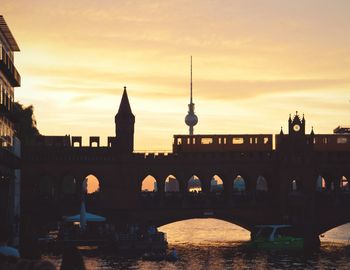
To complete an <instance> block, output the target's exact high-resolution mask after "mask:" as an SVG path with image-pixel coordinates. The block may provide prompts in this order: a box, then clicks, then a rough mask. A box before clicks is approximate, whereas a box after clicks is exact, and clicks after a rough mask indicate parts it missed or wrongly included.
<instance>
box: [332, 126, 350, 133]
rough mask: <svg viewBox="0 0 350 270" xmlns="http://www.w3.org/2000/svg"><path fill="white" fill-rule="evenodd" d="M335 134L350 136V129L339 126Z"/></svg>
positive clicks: (334, 131)
mask: <svg viewBox="0 0 350 270" xmlns="http://www.w3.org/2000/svg"><path fill="white" fill-rule="evenodd" d="M333 133H335V134H342V133H343V134H349V133H350V127H342V126H338V127H336V128H335V129H334V130H333Z"/></svg>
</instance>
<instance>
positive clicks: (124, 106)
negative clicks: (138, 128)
mask: <svg viewBox="0 0 350 270" xmlns="http://www.w3.org/2000/svg"><path fill="white" fill-rule="evenodd" d="M117 115H132V116H134V115H133V114H132V111H131V107H130V102H129V98H128V93H127V92H126V86H124V91H123V96H122V99H121V101H120V105H119V110H118V113H117ZM117 115H116V117H117ZM134 117H135V116H134Z"/></svg>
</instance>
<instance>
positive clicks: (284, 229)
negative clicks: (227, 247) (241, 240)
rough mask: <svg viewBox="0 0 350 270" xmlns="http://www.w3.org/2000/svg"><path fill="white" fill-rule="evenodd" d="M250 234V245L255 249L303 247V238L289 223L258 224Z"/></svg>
mask: <svg viewBox="0 0 350 270" xmlns="http://www.w3.org/2000/svg"><path fill="white" fill-rule="evenodd" d="M255 228H256V230H255V231H254V232H252V235H251V246H252V247H254V248H257V249H303V247H304V239H303V238H302V237H300V236H298V235H297V234H296V231H295V230H294V229H293V227H292V226H291V225H258V226H256V227H255Z"/></svg>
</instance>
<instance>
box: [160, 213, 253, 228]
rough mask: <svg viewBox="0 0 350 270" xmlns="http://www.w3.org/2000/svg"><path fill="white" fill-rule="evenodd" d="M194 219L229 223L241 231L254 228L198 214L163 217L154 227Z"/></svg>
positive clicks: (239, 222)
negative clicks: (240, 228) (241, 229)
mask: <svg viewBox="0 0 350 270" xmlns="http://www.w3.org/2000/svg"><path fill="white" fill-rule="evenodd" d="M194 219H201V220H208V219H215V220H219V221H225V222H228V223H231V224H232V225H237V226H239V227H242V228H243V229H245V230H247V231H249V232H250V231H252V230H253V229H254V226H253V225H251V224H248V223H245V222H242V221H240V220H235V219H232V218H230V217H225V216H219V215H214V216H211V217H203V214H200V213H198V215H196V214H194V215H191V216H188V215H186V216H171V217H170V216H164V217H163V218H162V219H161V220H157V221H156V222H155V223H154V225H155V226H157V227H162V226H166V225H169V224H172V223H176V222H182V221H189V220H194Z"/></svg>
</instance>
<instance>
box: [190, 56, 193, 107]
mask: <svg viewBox="0 0 350 270" xmlns="http://www.w3.org/2000/svg"><path fill="white" fill-rule="evenodd" d="M192 86H193V83H192V55H191V83H190V89H191V93H190V94H191V97H190V103H191V104H192V103H193V102H192V93H193V90H192Z"/></svg>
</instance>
